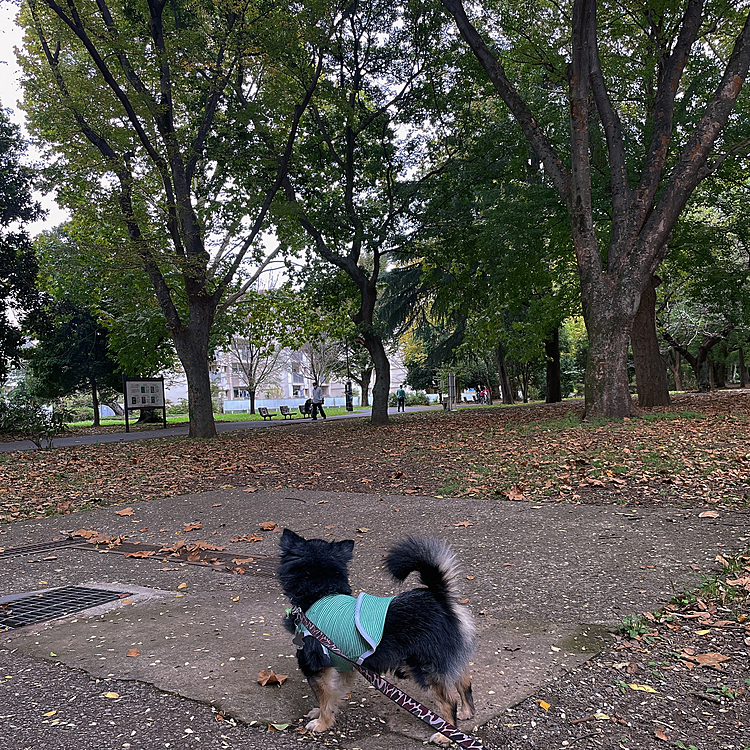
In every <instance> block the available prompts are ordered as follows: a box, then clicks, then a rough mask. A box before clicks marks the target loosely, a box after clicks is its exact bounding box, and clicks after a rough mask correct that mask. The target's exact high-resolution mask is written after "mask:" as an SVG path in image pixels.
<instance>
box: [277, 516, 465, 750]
mask: <svg viewBox="0 0 750 750" xmlns="http://www.w3.org/2000/svg"><path fill="white" fill-rule="evenodd" d="M280 547H281V561H280V564H279V569H278V576H279V580H280V582H281V586H282V588H283V589H284V593H285V594H286V595H287V597H288V598H289V600H290V601H291V603H292V605H294V606H298V607H300V608H301V609H302V610H303V611H304V610H307V609H308V608H309V607H310V606H312V605H313V604H314V603H315V602H316V601H318V599H322V598H323V597H325V596H330V595H332V594H348V595H351V593H352V589H351V586H350V585H349V577H348V569H349V563H350V561H351V559H352V552H353V550H354V542H352V541H351V540H347V541H342V542H326V541H324V540H322V539H309V540H308V539H304V538H303V537H301V536H299V535H298V534H295V533H294V532H293V531H290V530H289V529H285V530H284V533H283V535H282V537H281V542H280ZM386 567H387V568H388V570H389V571H390V573H391V574H392V575H393V576H394V578H396V579H397V580H399V581H403V580H404V579H405V578H406V577H407V576H408V575H409V574H410V573H411V572H413V571H417V572H418V573H419V574H420V577H421V580H422V583H423V584H424V585H425V587H426V588H417V589H412V590H410V591H405V592H403V593H401V594H398V595H397V596H396V597H395V598H394V600H393V602H392V603H391V606H390V607H389V609H388V614H387V615H386V618H385V626H384V629H383V638H382V640H381V642H380V645H379V646H378V648H377V650H376V651H375V653H374V654H372V655H371V656H369V657H368V658H367V659H365V661H364V663H363V665H364V666H365V667H367V668H368V669H371V670H372V671H373V672H376V673H378V674H385V673H387V672H393V673H395V674H397V675H398V676H399V677H405V676H409V677H412V678H413V679H414V680H415V681H416V682H417V683H418V684H419V685H420V686H421V687H423V688H425V689H427V690H428V691H430V693H431V694H432V695H433V696H434V697H435V698H436V699H437V701H438V703H439V705H440V710H441V711H443V712H446V713H447V716H444V718H447V719H448V720H449V721H452V722H453V723H454V724H455V723H456V719H457V718H461V719H469V718H471V717H472V716H473V714H474V704H473V700H472V695H471V678H470V676H469V673H468V663H469V658H470V656H471V654H472V652H473V648H474V624H473V620H472V618H471V615H470V613H469V611H468V610H467V609H466V608H465V607H463V606H462V605H461V604H459V603H458V591H457V588H456V577H457V565H456V559H455V556H454V555H453V553H452V552H451V551H450V548H449V547H448V545H446V544H444V543H442V542H439V541H437V540H436V539H429V538H427V539H424V538H419V537H408V538H406V539H404V540H403V541H401V542H399V543H398V544H396V545H395V546H394V547H393V548H392V549H391V550H390V552H389V553H388V555H387V557H386ZM287 623H288V626H289V628H290V630H294V627H295V626H294V622H293V621H291V622H290V621H289V619H288V620H287ZM297 660H298V662H299V666H300V669H301V670H302V673H303V674H304V675H305V676H306V677H307V679H308V681H309V682H310V684H311V685H312V687H313V690H314V691H315V694H316V697H317V698H318V703H319V705H320V709H319V710H318V709H314V710H313V711H312V712H310V714H308V716H309V717H311V718H313V721H311V722H310V723H309V724H308V725H307V728H308V729H312V730H315V731H321V732H322V731H324V730H326V729H329V728H330V727H331V726H332V725H333V720H334V714H335V712H336V710H337V708H338V704H339V703H340V701H341V700H342V699H343V697H344V696H345V695H346V694H347V693H348V692H349V684H348V683H349V679H350V677H351V675H352V672H343V673H341V674H339V673H337V672H336V670H335V669H333V667H331V662H330V660H329V659H328V657H327V656H326V655H325V653H324V651H323V648H322V647H321V645H320V644H319V643H318V641H316V640H315V639H314V638H312V637H310V636H307V637H306V638H305V639H304V646H303V648H301V649H300V650H298V651H297ZM459 704H461V710H460V711H459V710H458V706H459ZM431 740H432V741H435V742H441V743H443V742H446V741H447V740H446V739H445V738H444V737H443V736H442V735H440V734H436V735H433V737H432V738H431Z"/></svg>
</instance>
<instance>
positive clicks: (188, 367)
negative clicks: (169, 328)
mask: <svg viewBox="0 0 750 750" xmlns="http://www.w3.org/2000/svg"><path fill="white" fill-rule="evenodd" d="M196 307H197V306H196V305H194V306H193V309H192V310H191V311H190V312H191V316H190V317H191V321H190V322H191V325H190V326H189V327H185V328H182V329H181V330H179V331H175V332H173V333H172V335H173V337H174V342H175V349H176V351H177V356H178V357H179V358H180V362H181V363H182V367H183V369H184V370H185V376H186V377H187V385H188V415H189V418H190V430H189V433H188V434H189V436H190V437H191V438H192V437H196V438H211V437H214V436H215V435H216V424H215V423H214V409H213V401H212V399H211V376H210V374H209V370H208V337H209V334H210V332H211V324H212V322H213V309H211V310H208V309H206V310H205V311H204V314H203V315H200V311H199V310H196Z"/></svg>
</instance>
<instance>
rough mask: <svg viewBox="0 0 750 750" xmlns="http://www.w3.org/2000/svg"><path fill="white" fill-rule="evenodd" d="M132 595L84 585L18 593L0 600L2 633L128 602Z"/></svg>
mask: <svg viewBox="0 0 750 750" xmlns="http://www.w3.org/2000/svg"><path fill="white" fill-rule="evenodd" d="M128 596H130V594H126V593H123V592H121V591H107V590H106V589H91V588H86V587H85V586H63V587H61V588H57V589H49V590H48V591H40V592H38V593H35V594H16V595H14V596H6V597H3V598H2V599H0V632H2V631H5V630H13V629H15V628H22V627H23V626H24V625H33V624H34V623H37V622H45V621H46V620H54V619H56V618H58V617H65V615H69V614H72V613H73V612H81V611H83V610H84V609H89V608H91V607H98V606H99V605H100V604H107V603H109V602H116V601H117V600H118V599H125V598H127V597H128Z"/></svg>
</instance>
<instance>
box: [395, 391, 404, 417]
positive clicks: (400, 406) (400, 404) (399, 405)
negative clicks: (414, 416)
mask: <svg viewBox="0 0 750 750" xmlns="http://www.w3.org/2000/svg"><path fill="white" fill-rule="evenodd" d="M396 411H397V412H399V411H406V391H405V390H404V386H403V385H400V386H399V387H398V390H397V391H396Z"/></svg>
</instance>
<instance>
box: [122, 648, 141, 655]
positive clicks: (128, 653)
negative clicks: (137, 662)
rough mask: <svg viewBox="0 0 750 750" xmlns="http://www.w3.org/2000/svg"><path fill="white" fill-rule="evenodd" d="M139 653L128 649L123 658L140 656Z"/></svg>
mask: <svg viewBox="0 0 750 750" xmlns="http://www.w3.org/2000/svg"><path fill="white" fill-rule="evenodd" d="M140 655H141V652H140V651H139V650H138V649H137V648H129V649H128V652H127V654H125V656H140Z"/></svg>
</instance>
